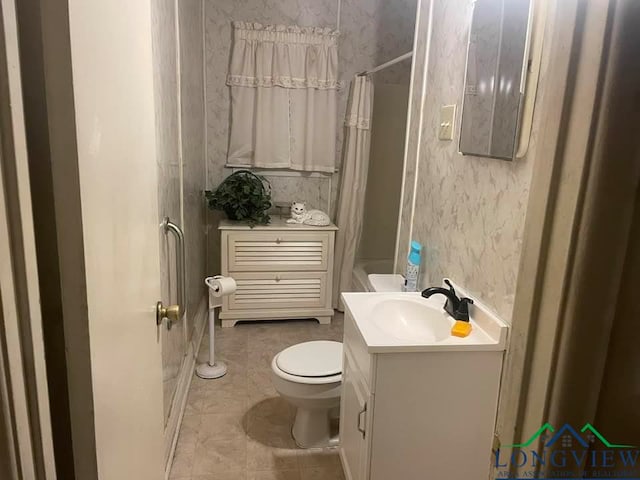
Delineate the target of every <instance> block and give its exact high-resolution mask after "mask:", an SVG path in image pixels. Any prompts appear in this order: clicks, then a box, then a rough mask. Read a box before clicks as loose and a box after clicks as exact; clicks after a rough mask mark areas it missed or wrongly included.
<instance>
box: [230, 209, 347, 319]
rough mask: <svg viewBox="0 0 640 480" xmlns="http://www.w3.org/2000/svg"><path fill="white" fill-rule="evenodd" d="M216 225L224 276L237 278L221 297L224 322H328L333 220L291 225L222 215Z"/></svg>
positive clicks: (274, 219)
mask: <svg viewBox="0 0 640 480" xmlns="http://www.w3.org/2000/svg"><path fill="white" fill-rule="evenodd" d="M218 228H219V230H220V232H221V255H222V258H221V263H222V275H225V276H230V277H233V278H234V279H235V280H236V283H237V290H236V292H235V293H234V294H233V295H230V296H228V297H224V298H223V302H222V310H221V312H220V318H221V320H222V326H223V327H231V326H233V325H235V323H236V322H237V321H239V320H277V319H286V318H317V319H318V321H319V322H320V323H330V322H331V317H332V316H333V308H332V306H331V294H332V283H333V248H334V242H335V232H336V230H337V227H336V226H335V225H329V226H326V227H313V226H308V225H298V224H293V225H292V224H287V223H286V219H284V218H281V217H272V219H271V223H270V224H269V225H257V226H255V227H254V228H251V227H249V226H248V225H247V224H244V223H240V222H233V221H230V220H223V221H221V222H220V225H219V227H218Z"/></svg>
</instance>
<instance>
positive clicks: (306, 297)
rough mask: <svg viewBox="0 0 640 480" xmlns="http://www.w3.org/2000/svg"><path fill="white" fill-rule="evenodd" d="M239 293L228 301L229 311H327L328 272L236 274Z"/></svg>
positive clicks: (231, 296) (237, 291)
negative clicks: (321, 309)
mask: <svg viewBox="0 0 640 480" xmlns="http://www.w3.org/2000/svg"><path fill="white" fill-rule="evenodd" d="M233 278H234V279H235V280H236V284H237V289H236V293H234V294H233V295H230V296H229V297H227V299H228V303H227V306H228V309H229V310H259V309H262V310H265V309H266V310H275V309H283V308H296V309H300V308H324V307H325V306H326V304H327V294H328V292H327V274H326V273H325V272H313V273H306V272H273V273H270V272H261V273H237V274H234V276H233Z"/></svg>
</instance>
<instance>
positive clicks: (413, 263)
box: [404, 240, 422, 292]
mask: <svg viewBox="0 0 640 480" xmlns="http://www.w3.org/2000/svg"><path fill="white" fill-rule="evenodd" d="M421 252H422V245H420V244H419V243H418V242H416V241H415V240H413V241H412V242H411V251H410V252H409V256H408V257H407V269H406V271H405V275H404V291H405V292H416V291H418V278H419V277H420V261H421V258H422V255H421Z"/></svg>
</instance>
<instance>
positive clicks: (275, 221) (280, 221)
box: [218, 215, 338, 231]
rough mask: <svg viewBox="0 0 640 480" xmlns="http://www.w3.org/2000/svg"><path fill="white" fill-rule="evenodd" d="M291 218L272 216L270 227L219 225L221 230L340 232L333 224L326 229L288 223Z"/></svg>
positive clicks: (226, 222)
mask: <svg viewBox="0 0 640 480" xmlns="http://www.w3.org/2000/svg"><path fill="white" fill-rule="evenodd" d="M288 219H289V217H285V216H280V215H271V223H269V224H268V225H256V226H254V227H253V228H251V227H250V226H249V225H248V224H247V222H239V221H237V220H226V219H225V220H220V223H219V224H218V229H219V230H247V229H251V230H303V231H304V230H307V231H309V230H312V231H318V230H338V227H336V226H335V225H334V224H333V223H332V224H330V225H327V226H325V227H320V226H314V225H303V224H300V223H287V220H288Z"/></svg>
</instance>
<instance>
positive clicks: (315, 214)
mask: <svg viewBox="0 0 640 480" xmlns="http://www.w3.org/2000/svg"><path fill="white" fill-rule="evenodd" d="M287 223H303V224H305V225H313V226H316V227H326V226H327V225H330V224H331V219H329V215H327V214H326V213H324V212H323V211H322V210H307V206H306V205H305V204H304V203H302V202H293V203H292V204H291V218H289V219H287Z"/></svg>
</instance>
